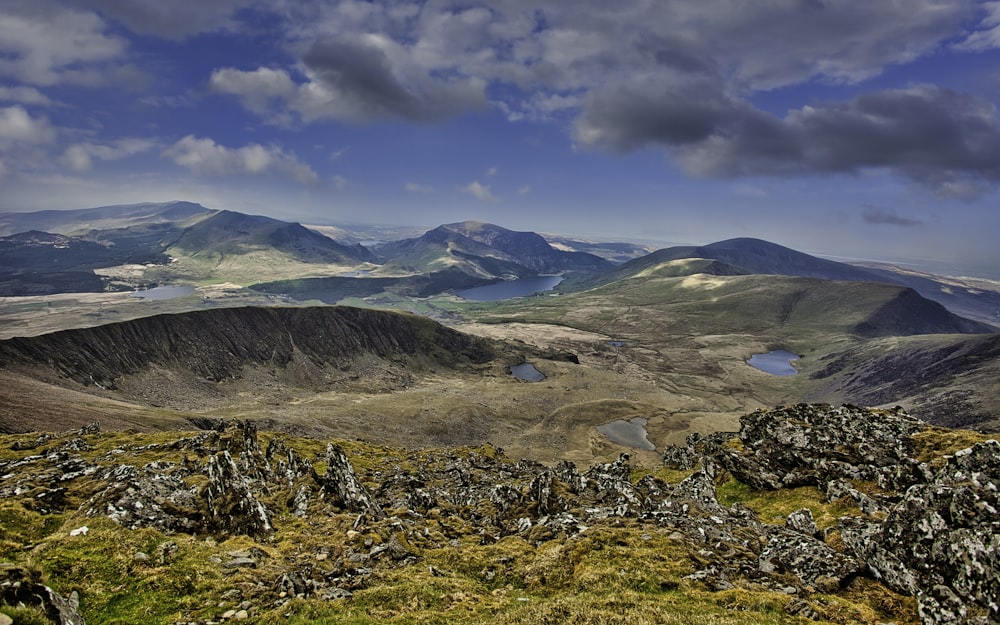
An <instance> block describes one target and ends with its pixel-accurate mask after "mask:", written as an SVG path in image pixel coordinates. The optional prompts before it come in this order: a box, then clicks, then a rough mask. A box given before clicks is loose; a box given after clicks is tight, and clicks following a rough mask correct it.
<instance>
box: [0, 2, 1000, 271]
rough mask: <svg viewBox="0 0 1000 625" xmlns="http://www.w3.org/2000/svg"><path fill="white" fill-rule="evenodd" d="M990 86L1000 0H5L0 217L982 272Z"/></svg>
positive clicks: (994, 181) (990, 204)
mask: <svg viewBox="0 0 1000 625" xmlns="http://www.w3.org/2000/svg"><path fill="white" fill-rule="evenodd" d="M998 101H1000V2H975V1H972V0H908V1H905V2H903V1H899V2H888V1H887V2H871V1H870V0H864V1H857V2H853V1H848V0H840V1H834V0H828V1H824V0H761V1H755V2H744V1H737V0H691V1H682V2H651V1H649V0H621V1H619V2H614V3H609V2H606V1H605V0H574V1H573V2H528V1H523V0H508V1H505V2H488V3H483V2H475V1H463V2H450V1H440V2H439V1H435V0H428V1H426V2H393V1H381V2H355V1H345V2H335V1H326V0H324V1H320V0H294V1H293V0H271V1H263V0H212V1H210V2H207V1H205V0H172V1H171V2H163V1H162V0H74V1H68V0H67V1H59V0H0V210H4V211H21V210H38V209H48V208H83V207H89V206H99V205H107V204H117V203H131V202H142V201H166V200H173V199H183V200H191V201H197V202H201V203H203V204H205V205H206V206H209V207H212V208H228V209H233V210H240V211H243V212H248V213H255V214H267V215H271V216H274V217H278V218H285V219H293V220H298V221H303V222H305V223H333V224H337V223H378V224H400V225H415V226H426V227H432V226H435V225H437V224H439V223H446V222H452V221H459V220H464V219H479V220H484V221H490V222H493V223H497V224H500V225H503V226H506V227H509V228H513V229H524V230H537V231H543V232H562V233H568V234H576V235H582V236H593V237H598V236H600V237H604V238H630V239H643V240H650V241H654V242H659V243H661V244H667V243H675V242H684V243H708V242H712V241H715V240H720V239H724V238H729V237H735V236H753V237H760V238H764V239H769V240H772V241H775V242H777V243H781V244H784V245H788V246H791V247H795V248H797V249H802V250H805V251H809V252H813V253H819V254H824V255H831V256H840V257H850V258H872V259H897V260H901V261H906V262H916V263H930V266H932V267H935V268H939V269H947V270H950V271H957V272H962V273H976V274H981V275H997V274H1000V245H998V244H997V239H998V238H1000V195H998V192H997V185H998V183H1000V121H998V115H997V108H996V106H997V103H998ZM997 277H1000V276H997Z"/></svg>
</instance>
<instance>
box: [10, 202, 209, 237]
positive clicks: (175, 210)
mask: <svg viewBox="0 0 1000 625" xmlns="http://www.w3.org/2000/svg"><path fill="white" fill-rule="evenodd" d="M214 212H215V211H213V210H211V209H208V208H205V207H204V206H202V205H201V204H196V203H194V202H160V203H156V202H146V203H142V204H122V205H116V206H100V207H97V208H82V209H74V210H44V211H34V212H26V213H0V235H7V234H16V233H18V232H26V231H28V230H41V231H44V232H53V233H58V234H77V233H81V232H86V231H88V230H108V229H115V228H125V227H128V226H134V225H139V224H150V223H176V222H181V221H186V220H190V219H194V218H197V217H205V216H208V215H211V214H212V213H214Z"/></svg>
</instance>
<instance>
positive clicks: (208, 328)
mask: <svg viewBox="0 0 1000 625" xmlns="http://www.w3.org/2000/svg"><path fill="white" fill-rule="evenodd" d="M359 356H373V357H376V358H379V359H383V360H384V361H387V362H389V363H397V364H407V365H411V364H420V363H421V362H423V363H425V364H437V365H443V366H459V365H463V364H465V365H467V364H476V363H484V362H487V361H489V360H490V359H492V358H494V357H496V349H495V346H494V345H493V344H492V343H491V342H489V341H487V340H484V339H479V338H475V337H471V336H468V335H465V334H461V333H459V332H456V331H454V330H451V329H448V328H446V327H444V326H442V325H440V324H438V323H435V322H433V321H430V320H428V319H425V318H422V317H418V316H416V315H409V314H403V313H392V312H385V311H376V310H365V309H358V308H349V307H341V306H338V307H315V308H256V307H247V308H220V309H212V310H204V311H198V312H190V313H183V314H175V315H158V316H154V317H146V318H142V319H136V320H133V321H126V322H122V323H114V324H108V325H104V326H97V327H93V328H84V329H76V330H65V331H61V332H54V333H51V334H46V335H42V336H37V337H31V338H13V339H8V340H6V341H0V367H17V366H29V367H41V368H44V369H49V370H52V371H54V372H55V373H56V374H57V375H59V376H63V377H66V378H69V379H72V380H75V381H76V382H78V383H80V384H84V385H86V386H89V387H93V386H94V385H97V386H99V387H101V388H105V389H114V388H116V386H117V385H118V383H119V380H120V379H121V378H123V377H125V376H129V375H132V374H136V373H139V372H142V371H145V370H148V369H150V368H161V369H166V370H176V371H183V372H189V373H192V374H194V375H195V376H197V377H198V378H201V379H203V380H209V381H213V382H219V381H221V380H225V379H232V378H237V377H240V376H242V374H243V371H244V368H245V367H251V366H267V367H271V368H274V369H287V368H288V367H289V366H290V365H291V364H293V363H295V364H298V365H302V366H301V368H300V371H301V373H302V375H303V376H305V377H309V376H312V377H316V378H319V377H321V371H322V370H323V369H325V368H337V367H340V366H347V365H348V364H350V363H352V361H353V360H354V359H355V358H357V357H359Z"/></svg>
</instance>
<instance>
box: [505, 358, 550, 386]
mask: <svg viewBox="0 0 1000 625" xmlns="http://www.w3.org/2000/svg"><path fill="white" fill-rule="evenodd" d="M510 374H511V375H512V376H514V377H515V378H517V379H518V380H521V381H522V382H541V381H542V380H544V379H545V374H544V373H542V372H541V371H539V370H538V369H536V368H535V365H533V364H531V363H530V362H523V363H521V364H519V365H514V366H513V367H511V368H510Z"/></svg>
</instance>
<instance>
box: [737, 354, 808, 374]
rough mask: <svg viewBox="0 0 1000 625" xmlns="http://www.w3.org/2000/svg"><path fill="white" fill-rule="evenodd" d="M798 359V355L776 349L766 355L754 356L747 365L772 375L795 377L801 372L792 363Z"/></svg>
mask: <svg viewBox="0 0 1000 625" xmlns="http://www.w3.org/2000/svg"><path fill="white" fill-rule="evenodd" d="M798 359H799V355H798V354H793V353H792V352H789V351H785V350H783V349H774V350H771V351H769V352H767V353H766V354H754V355H753V356H751V357H750V359H749V360H747V364H748V365H750V366H751V367H753V368H754V369H760V370H761V371H764V372H766V373H770V374H771V375H795V374H796V373H798V372H799V370H798V369H796V368H795V367H793V366H792V361H793V360H798Z"/></svg>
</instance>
